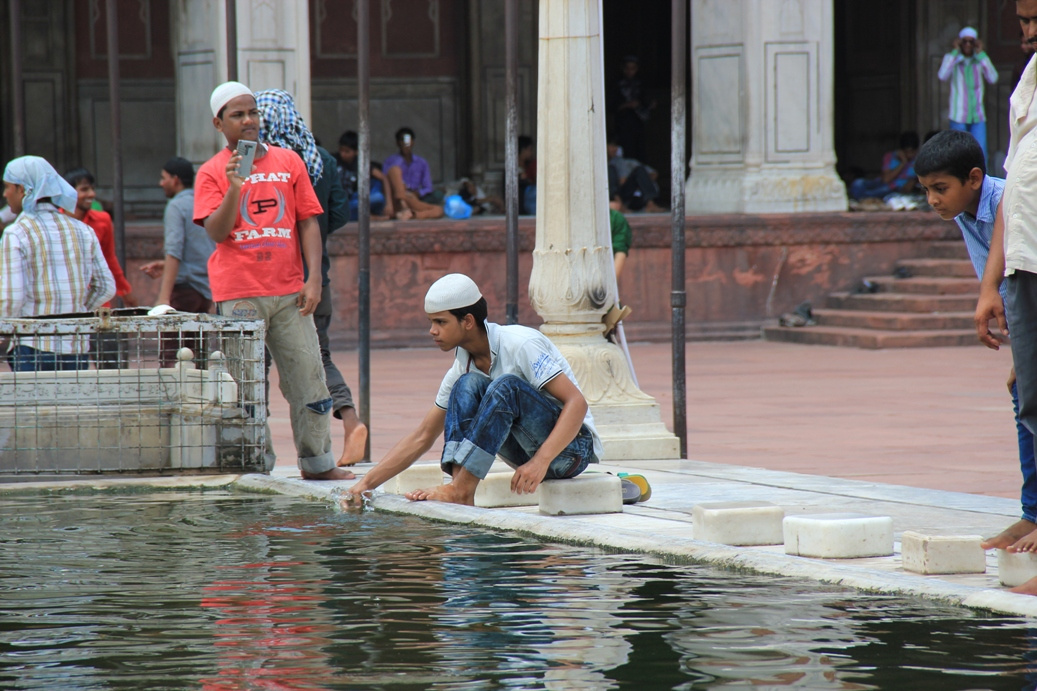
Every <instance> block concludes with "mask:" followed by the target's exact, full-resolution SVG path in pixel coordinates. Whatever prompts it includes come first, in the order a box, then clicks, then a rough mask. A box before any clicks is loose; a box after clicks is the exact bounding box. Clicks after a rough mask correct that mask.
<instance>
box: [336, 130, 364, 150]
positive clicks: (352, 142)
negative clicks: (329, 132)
mask: <svg viewBox="0 0 1037 691" xmlns="http://www.w3.org/2000/svg"><path fill="white" fill-rule="evenodd" d="M338 145H339V146H348V147H349V148H350V149H352V150H353V151H360V137H358V136H357V134H356V132H354V131H353V130H346V131H345V132H343V133H342V136H341V137H339V138H338Z"/></svg>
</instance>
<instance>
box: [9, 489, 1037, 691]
mask: <svg viewBox="0 0 1037 691" xmlns="http://www.w3.org/2000/svg"><path fill="white" fill-rule="evenodd" d="M0 545H2V550H3V552H2V561H0V688H3V689H48V690H53V689H60V690H62V691H65V690H70V689H206V690H210V691H230V690H237V689H280V690H289V689H415V690H417V689H465V690H469V689H565V690H568V689H595V690H598V689H635V688H637V689H713V688H723V689H750V688H754V689H767V688H779V687H781V688H790V687H791V688H802V689H909V690H911V691H924V690H926V689H939V690H940V691H949V690H953V689H961V690H965V689H1012V690H1013V691H1017V690H1018V689H1020V688H1033V684H1034V680H1037V667H1035V665H1034V664H1033V663H1032V662H1031V661H1032V660H1034V659H1035V658H1037V630H1035V628H1033V622H1027V621H1026V620H1023V619H1019V618H1011V617H1003V616H997V615H988V614H984V613H982V612H975V611H970V610H965V609H960V608H955V607H941V606H939V605H936V604H932V603H927V602H922V601H919V600H911V599H904V598H897V597H889V596H878V595H862V594H860V593H858V592H856V591H848V590H844V589H839V588H836V587H828V586H819V585H816V584H812V583H803V582H801V581H795V580H791V579H779V578H765V577H760V576H748V575H743V574H736V573H731V572H725V571H720V570H717V569H714V568H710V567H691V566H673V565H667V564H664V563H661V562H659V561H654V560H652V559H651V558H647V557H644V556H631V555H615V554H605V553H601V552H596V551H594V550H589V549H585V548H573V547H566V546H558V545H540V544H536V543H535V542H532V541H530V540H528V539H524V538H521V537H516V536H513V535H508V534H496V533H492V532H488V531H484V530H476V529H469V528H463V527H458V526H445V525H437V524H431V523H427V522H424V521H422V520H420V519H416V518H413V517H397V516H389V515H384V514H379V513H364V514H355V513H354V514H337V513H333V512H332V511H330V510H329V509H327V507H325V506H323V505H320V504H315V503H308V502H302V501H299V500H296V499H291V498H287V497H277V496H265V495H247V494H234V493H228V492H222V491H209V492H187V493H169V492H163V493H157V494H144V495H104V496H101V495H62V494H54V495H33V496H14V497H4V498H2V499H0Z"/></svg>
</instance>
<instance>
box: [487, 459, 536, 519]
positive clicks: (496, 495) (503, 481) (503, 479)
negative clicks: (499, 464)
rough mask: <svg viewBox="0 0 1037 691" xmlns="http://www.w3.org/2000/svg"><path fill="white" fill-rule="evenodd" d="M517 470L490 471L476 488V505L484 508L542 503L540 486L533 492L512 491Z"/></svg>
mask: <svg viewBox="0 0 1037 691" xmlns="http://www.w3.org/2000/svg"><path fill="white" fill-rule="evenodd" d="M513 477H515V471H514V470H511V469H510V468H509V469H508V472H505V473H489V474H487V475H486V477H485V478H483V480H482V482H480V483H479V486H478V487H476V488H475V505H476V506H481V507H482V508H484V509H495V508H499V507H502V506H536V505H537V504H539V503H540V487H537V488H536V491H535V492H533V493H532V494H516V493H515V492H512V491H511V479H512V478H513Z"/></svg>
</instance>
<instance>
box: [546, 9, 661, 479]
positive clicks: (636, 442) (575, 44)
mask: <svg viewBox="0 0 1037 691" xmlns="http://www.w3.org/2000/svg"><path fill="white" fill-rule="evenodd" d="M539 21H540V44H539V78H538V109H537V216H536V248H535V249H534V251H533V272H532V275H531V276H530V281H529V295H530V300H531V302H532V304H533V308H534V309H535V310H536V311H537V313H538V314H539V315H540V316H541V317H542V318H543V320H544V324H543V326H541V331H542V332H543V333H544V334H546V335H547V336H548V337H549V338H550V339H551V340H552V341H553V342H554V343H555V345H557V346H558V348H559V349H560V350H561V351H562V353H563V354H564V355H565V357H566V358H567V359H568V360H569V363H570V365H572V368H573V372H574V373H575V374H576V378H577V379H578V383H579V385H580V389H581V390H582V391H583V394H584V395H585V396H586V398H587V401H588V402H589V403H590V406H591V410H592V412H593V414H594V419H595V423H596V426H597V428H598V431H599V432H600V433H601V437H602V441H603V443H604V445H605V455H606V457H607V458H609V459H610V460H618V459H663V458H677V457H678V456H679V444H678V440H677V437H675V436H674V435H673V434H672V433H670V432H669V431H668V430H667V429H666V427H665V425H663V423H662V422H661V420H660V417H659V407H658V404H656V402H655V400H654V399H653V398H652V397H651V396H648V395H647V394H645V393H644V392H642V391H640V390H639V389H638V388H637V386H636V385H635V384H634V381H633V377H632V376H631V373H630V367H629V366H628V364H627V361H626V359H625V357H624V355H623V352H622V350H620V348H619V347H618V346H616V345H615V344H613V343H610V342H609V341H607V340H606V339H605V338H604V337H603V331H604V326H603V324H602V316H603V315H604V314H605V312H606V311H607V310H608V309H609V308H610V307H612V306H613V305H614V304H615V301H616V283H615V275H614V272H613V263H612V251H611V243H610V237H611V232H610V229H609V213H608V176H607V173H606V165H607V161H606V158H605V87H604V81H603V75H602V52H601V50H602V49H601V6H600V0H540V17H539Z"/></svg>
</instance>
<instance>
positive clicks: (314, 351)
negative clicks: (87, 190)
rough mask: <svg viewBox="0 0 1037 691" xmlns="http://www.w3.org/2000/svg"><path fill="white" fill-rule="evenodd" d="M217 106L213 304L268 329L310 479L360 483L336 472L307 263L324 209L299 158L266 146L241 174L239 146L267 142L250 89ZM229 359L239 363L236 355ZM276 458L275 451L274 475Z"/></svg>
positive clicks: (216, 93) (216, 99) (211, 220)
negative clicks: (219, 141) (221, 143)
mask: <svg viewBox="0 0 1037 691" xmlns="http://www.w3.org/2000/svg"><path fill="white" fill-rule="evenodd" d="M209 105H210V107H211V109H212V114H213V120H212V123H213V126H214V127H215V128H216V129H217V130H218V131H219V132H220V133H222V134H223V136H224V138H225V139H226V140H227V146H226V147H225V148H224V149H222V150H221V151H220V152H219V153H217V154H216V155H215V156H213V157H212V158H210V159H209V160H208V161H206V162H205V163H204V164H202V167H201V168H199V170H198V175H197V176H196V178H195V186H194V187H195V197H194V222H195V223H197V224H198V225H200V226H203V227H204V228H205V231H206V232H207V233H208V234H209V237H211V238H212V239H213V241H214V242H215V243H216V251H214V252H213V253H212V256H211V257H210V258H209V285H210V287H211V288H212V298H213V301H215V302H216V307H217V309H218V311H219V313H220V314H222V315H225V316H234V317H243V318H248V319H262V320H263V321H265V322H266V328H267V332H266V346H267V348H268V349H269V350H270V354H271V355H272V356H273V358H274V362H276V363H277V370H278V374H279V377H278V378H279V381H280V386H281V393H283V394H284V397H285V399H287V401H288V405H289V408H290V410H291V420H292V435H293V437H294V438H295V448H296V451H297V453H298V459H299V461H298V462H299V469H300V471H301V472H302V476H303V478H306V479H310V480H348V479H351V478H352V477H353V474H352V473H350V472H349V471H347V470H344V469H342V468H338V467H336V465H335V457H334V456H333V455H332V452H331V428H330V417H331V415H330V414H331V408H332V399H331V395H330V394H329V393H328V387H327V385H326V384H325V379H324V365H323V363H322V361H321V356H320V349H319V347H318V344H317V331H316V328H315V327H314V324H313V312H314V310H315V309H316V308H317V305H318V303H319V302H320V296H321V272H320V271H311V272H310V275H309V277H308V278H307V279H306V280H304V279H303V265H302V258H303V257H305V258H306V263H307V265H308V266H320V261H321V236H320V227H319V226H318V225H317V219H316V216H317V214H319V213H321V211H322V210H323V209H322V208H321V205H320V202H319V201H317V197H316V195H315V194H314V192H313V186H312V185H311V184H310V178H309V175H308V174H307V172H306V165H305V164H304V163H303V161H302V159H301V158H299V155H298V154H296V153H295V152H294V151H289V150H287V149H281V148H279V147H276V146H270V145H266V144H263V143H260V144H259V148H258V149H257V150H256V156H255V160H254V162H253V165H252V170H251V171H239V170H238V163H239V162H240V161H241V155H240V154H238V153H237V151H236V148H237V145H238V141H239V140H245V141H258V139H259V109H258V108H257V107H256V99H255V96H254V95H253V94H252V91H251V90H250V89H249V88H248V87H247V86H245V85H244V84H241V83H239V82H226V83H224V84H221V85H219V86H217V87H216V89H215V90H213V92H212V96H211V97H210V99H209ZM300 248H301V250H302V251H301V253H300ZM228 355H229V358H230V359H231V360H233V359H234V355H235V354H234V353H229V354H228ZM269 437H270V435H269V428H268V430H267V439H268V440H269ZM269 448H270V447H269V441H268V449H269ZM274 460H275V457H274V455H273V452H272V451H268V453H267V459H266V463H267V470H268V471H269V470H272V469H273V466H274Z"/></svg>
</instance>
